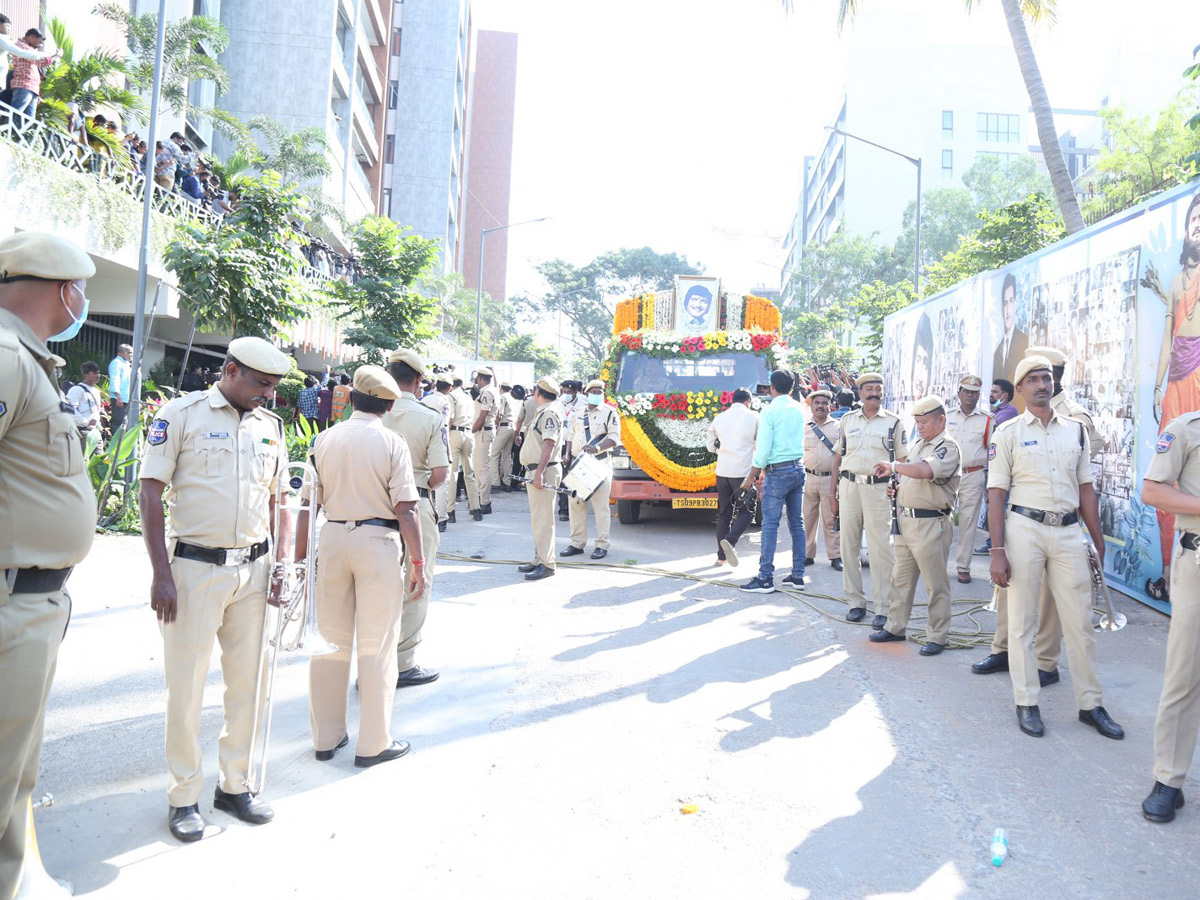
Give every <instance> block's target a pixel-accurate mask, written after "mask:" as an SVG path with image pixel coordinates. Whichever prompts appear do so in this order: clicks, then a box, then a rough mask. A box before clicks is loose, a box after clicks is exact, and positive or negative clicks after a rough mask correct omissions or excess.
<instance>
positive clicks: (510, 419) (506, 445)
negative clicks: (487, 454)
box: [490, 381, 517, 492]
mask: <svg viewBox="0 0 1200 900" xmlns="http://www.w3.org/2000/svg"><path fill="white" fill-rule="evenodd" d="M516 402H517V401H516V400H515V399H514V398H513V395H512V385H511V384H509V383H508V382H507V381H501V382H500V406H499V408H498V409H497V411H496V439H495V440H494V441H493V442H492V457H491V469H490V472H491V477H492V484H493V485H494V486H495V487H496V489H497V490H501V491H505V492H508V491H511V490H512V486H511V485H510V483H509V479H510V478H511V477H512V447H513V437H514V436H515V434H516V432H515V431H514V430H513V423H514V422H515V421H516V416H517V409H516Z"/></svg>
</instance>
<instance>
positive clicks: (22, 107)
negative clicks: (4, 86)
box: [12, 88, 38, 119]
mask: <svg viewBox="0 0 1200 900" xmlns="http://www.w3.org/2000/svg"><path fill="white" fill-rule="evenodd" d="M37 105H38V95H37V94H35V93H34V92H33V91H31V90H28V89H27V88H13V92H12V108H13V109H15V110H16V111H17V112H19V113H25V115H27V116H29V118H31V119H32V118H33V117H34V116H36V115H37Z"/></svg>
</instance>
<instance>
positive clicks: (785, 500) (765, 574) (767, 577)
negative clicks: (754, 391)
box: [741, 369, 804, 594]
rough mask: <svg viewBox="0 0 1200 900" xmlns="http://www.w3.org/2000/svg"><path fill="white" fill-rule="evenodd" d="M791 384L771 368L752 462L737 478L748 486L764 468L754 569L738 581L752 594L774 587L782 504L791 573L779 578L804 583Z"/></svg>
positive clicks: (799, 442) (800, 472) (799, 410)
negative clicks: (759, 536)
mask: <svg viewBox="0 0 1200 900" xmlns="http://www.w3.org/2000/svg"><path fill="white" fill-rule="evenodd" d="M793 384H794V379H793V378H792V376H791V374H790V373H788V372H782V371H779V370H778V369H777V370H776V371H774V372H772V373H771V402H770V403H769V404H768V405H767V407H766V408H765V409H764V410H763V411H762V413H761V415H760V416H759V420H758V438H757V441H756V443H755V448H754V465H753V468H751V469H750V473H749V474H748V475H747V476H746V478H745V480H744V481H742V487H743V488H749V487H750V485H752V484H754V482H755V481H756V480H757V479H758V475H759V473H760V472H764V473H766V474H765V475H764V476H763V493H762V552H761V553H760V554H759V557H758V575H757V576H756V577H754V578H752V579H751V580H750V581H748V582H746V584H744V585H742V587H741V589H742V590H743V591H748V592H750V593H754V594H770V593H773V592H774V591H775V580H774V578H775V541H776V538H777V537H778V535H779V520H780V518H781V517H782V515H783V510H784V507H787V517H788V530H789V531H790V532H791V534H792V574H790V575H788V576H787V577H786V578H784V579H783V583H784V584H785V585H790V586H796V587H798V586H800V585H802V584H804V463H803V458H804V408H803V407H802V406H801V405H800V404H799V403H797V402H796V401H795V400H793V399H792V398H791V393H792V386H793Z"/></svg>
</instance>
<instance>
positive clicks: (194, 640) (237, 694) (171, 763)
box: [159, 546, 271, 806]
mask: <svg viewBox="0 0 1200 900" xmlns="http://www.w3.org/2000/svg"><path fill="white" fill-rule="evenodd" d="M168 549H169V550H170V551H171V552H172V553H174V550H175V548H174V547H173V546H172V547H168ZM270 573H271V555H270V554H269V553H268V554H267V555H266V556H260V557H259V558H258V559H256V560H255V561H254V562H252V563H245V564H244V565H240V566H214V565H212V564H211V563H205V562H199V561H197V560H193V559H181V558H179V557H178V556H173V557H172V558H171V577H172V578H174V579H175V591H176V593H177V595H178V598H179V606H178V612H177V613H176V618H175V621H174V622H172V623H171V624H169V625H165V624H162V623H159V628H160V630H161V631H162V635H163V664H164V667H165V669H166V676H167V770H168V773H169V777H168V780H167V802H168V803H169V804H170V805H171V806H191V805H192V804H193V803H195V802H197V800H199V799H200V788H201V787H202V786H203V784H204V767H203V764H204V757H203V753H202V752H201V749H200V711H201V709H202V707H203V703H204V683H205V681H206V680H207V679H208V667H209V662H210V661H211V659H212V648H213V639H214V638H216V640H217V643H219V644H220V646H221V676H222V680H223V681H224V682H225V693H224V708H225V727H224V729H223V730H222V731H221V739H220V742H219V744H218V753H217V758H218V761H219V765H220V773H221V774H220V780H219V784H220V787H221V790H223V791H225V792H226V793H229V794H244V793H246V785H245V784H244V782H245V780H246V776H247V773H248V770H249V766H250V754H251V751H252V750H253V748H252V746H251V741H252V740H253V737H254V724H255V721H256V719H257V718H258V715H259V712H260V709H257V708H255V705H254V699H255V693H256V692H257V690H258V679H259V673H260V669H261V662H262V653H263V646H262V638H263V619H264V618H265V616H266V610H267V579H268V578H269V576H270Z"/></svg>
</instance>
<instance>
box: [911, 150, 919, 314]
mask: <svg viewBox="0 0 1200 900" xmlns="http://www.w3.org/2000/svg"><path fill="white" fill-rule="evenodd" d="M916 165H917V250H916V262H915V264H914V268H913V288H914V289H915V291H916V294H917V296H918V297H919V296H921V157H919V156H918V157H917V160H916Z"/></svg>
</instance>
